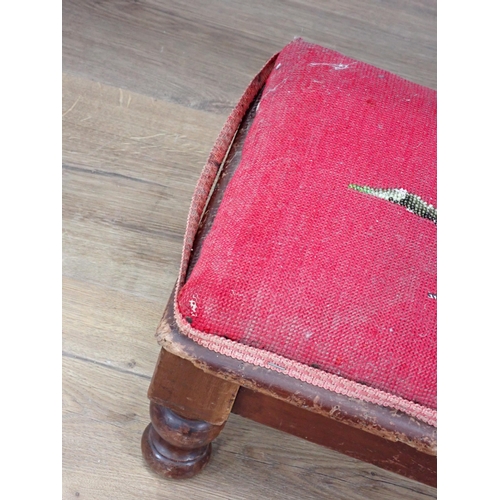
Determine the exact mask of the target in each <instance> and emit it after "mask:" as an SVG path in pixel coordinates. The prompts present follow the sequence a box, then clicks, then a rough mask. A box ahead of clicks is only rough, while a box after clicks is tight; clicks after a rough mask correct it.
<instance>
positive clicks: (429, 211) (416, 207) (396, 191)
mask: <svg viewBox="0 0 500 500" xmlns="http://www.w3.org/2000/svg"><path fill="white" fill-rule="evenodd" d="M349 188H350V189H354V190H355V191H359V192H360V193H365V194H369V195H372V196H376V197H377V198H381V199H383V200H387V201H389V202H391V203H395V204H396V205H401V206H403V207H405V208H406V210H408V212H411V213H413V214H416V215H419V216H420V217H423V218H424V219H428V220H430V221H431V222H433V223H434V224H436V225H437V209H436V208H434V207H433V206H432V205H431V204H429V203H426V202H425V201H424V200H422V198H420V196H417V195H416V194H412V193H409V192H408V191H407V190H406V189H403V188H386V189H384V188H373V187H370V186H359V185H358V184H349Z"/></svg>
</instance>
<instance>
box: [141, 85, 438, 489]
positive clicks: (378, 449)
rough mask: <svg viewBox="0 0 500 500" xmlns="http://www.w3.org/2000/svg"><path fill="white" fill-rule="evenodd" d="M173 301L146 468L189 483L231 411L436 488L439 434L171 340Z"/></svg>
mask: <svg viewBox="0 0 500 500" xmlns="http://www.w3.org/2000/svg"><path fill="white" fill-rule="evenodd" d="M259 99H260V93H259V94H258V95H257V97H256V98H255V100H254V102H253V103H252V105H251V106H250V108H249V110H248V112H247V113H246V115H245V117H244V118H243V120H242V122H241V125H240V127H239V130H238V132H237V134H236V136H235V139H234V141H233V144H232V146H231V148H230V150H229V153H228V155H227V158H226V161H225V162H224V164H223V165H222V166H221V168H220V175H219V177H218V180H217V183H216V186H215V189H214V191H213V193H212V196H211V198H210V200H209V202H208V204H207V207H206V210H205V213H204V215H203V218H202V221H201V223H200V225H199V228H198V232H197V236H196V239H195V242H194V246H193V251H192V256H191V260H190V262H189V267H188V272H187V276H188V277H189V274H190V272H191V271H192V269H193V267H194V265H195V263H196V261H197V260H198V258H199V255H200V251H201V248H202V245H203V241H204V239H205V238H206V236H207V234H208V233H209V231H210V228H211V226H212V224H213V221H214V219H215V215H216V213H217V209H218V207H219V205H220V202H221V200H222V197H223V196H224V191H225V188H226V186H227V184H228V183H229V180H230V179H231V176H232V175H233V173H234V172H235V170H236V168H237V167H238V164H239V162H240V160H241V152H242V149H243V144H244V142H245V138H246V136H247V133H248V130H249V128H250V126H251V124H252V121H253V119H254V117H255V111H256V108H257V106H258V102H259ZM173 300H174V294H173V293H172V296H171V298H170V300H169V303H168V304H167V307H166V310H165V313H164V315H163V318H162V320H161V322H160V326H159V327H158V332H160V333H161V334H162V338H163V339H164V341H163V347H162V349H161V351H160V355H159V358H158V362H157V365H156V368H155V372H154V375H153V378H152V380H151V384H150V387H149V391H148V397H149V399H150V416H151V423H150V424H149V425H148V427H147V428H146V429H145V431H144V433H143V436H142V453H143V456H144V458H145V460H146V462H147V463H148V465H149V466H150V467H151V468H152V469H153V470H154V471H155V472H157V473H159V474H160V475H163V476H164V477H168V478H189V477H192V476H194V475H195V474H197V473H198V472H199V471H201V470H202V469H203V467H204V466H205V465H206V464H207V462H208V460H209V458H210V453H211V441H212V440H213V439H215V438H216V437H217V435H218V434H219V433H220V432H221V431H222V429H223V428H224V424H225V422H226V420H227V419H228V417H229V414H230V413H231V412H233V413H235V414H238V415H241V416H243V417H246V418H250V419H252V420H254V421H256V422H259V423H261V424H264V425H267V426H270V427H273V428H275V429H279V430H282V431H285V432H288V433H290V434H293V435H295V436H298V437H301V438H304V439H307V440H309V441H312V442H314V443H317V444H320V445H323V446H326V447H328V448H330V449H333V450H336V451H339V452H341V453H344V454H346V455H349V456H351V457H354V458H356V459H359V460H362V461H365V462H369V463H372V464H374V465H376V466H379V467H381V468H383V469H386V470H389V471H392V472H395V473H398V474H401V475H403V476H406V477H408V478H410V479H414V480H416V481H419V482H421V483H424V484H427V485H429V486H433V487H436V483H437V470H436V469H437V451H436V450H437V444H436V443H437V429H436V428H435V427H433V426H431V425H428V424H426V423H424V422H421V421H418V420H417V419H415V418H413V417H410V416H408V415H406V414H404V413H402V412H399V411H395V410H393V409H390V408H385V407H381V406H378V405H374V404H372V403H367V402H364V401H360V400H355V399H353V398H348V397H346V396H343V395H341V394H336V393H333V392H331V391H328V390H325V389H321V388H318V387H316V386H312V385H310V384H307V383H305V382H302V381H299V380H296V379H293V378H291V377H288V376H286V375H283V374H281V373H278V372H274V371H272V370H268V369H266V368H262V367H258V366H254V365H250V364H247V363H244V362H241V361H238V360H235V359H232V358H229V357H227V356H224V355H221V354H218V353H215V352H212V351H210V350H208V349H205V348H204V347H202V346H200V345H198V344H197V343H196V342H194V341H193V340H191V339H189V338H188V337H186V336H185V335H183V334H182V333H180V332H179V330H178V328H177V325H176V322H175V319H174V314H173Z"/></svg>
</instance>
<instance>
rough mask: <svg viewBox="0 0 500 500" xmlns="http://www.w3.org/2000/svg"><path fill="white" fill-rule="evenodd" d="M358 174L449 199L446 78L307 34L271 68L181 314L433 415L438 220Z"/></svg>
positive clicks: (311, 373) (235, 345) (238, 348)
mask: <svg viewBox="0 0 500 500" xmlns="http://www.w3.org/2000/svg"><path fill="white" fill-rule="evenodd" d="M350 185H351V186H352V185H356V186H376V187H377V188H391V189H398V190H404V191H405V192H407V193H415V195H417V196H418V198H419V199H421V200H425V202H426V203H427V204H429V205H431V206H432V207H436V206H437V204H436V202H437V200H436V196H437V194H436V92H435V91H433V90H431V89H428V88H424V87H421V86H419V85H416V84H414V83H411V82H408V81H406V80H404V79H402V78H399V77H398V76H395V75H393V74H390V73H388V72H386V71H383V70H380V69H377V68H375V67H373V66H370V65H367V64H364V63H362V62H359V61H355V60H353V59H350V58H348V57H346V56H344V55H342V54H339V53H337V52H334V51H332V50H329V49H325V48H323V47H320V46H317V45H313V44H309V43H306V42H304V41H302V40H301V39H297V40H295V41H294V42H292V43H291V44H289V45H288V46H287V47H285V48H284V49H283V51H282V52H281V53H280V54H279V55H278V57H277V59H276V61H275V63H274V69H273V70H272V71H271V73H270V75H269V77H267V81H266V83H265V87H264V91H263V94H262V99H261V102H260V105H259V108H258V111H257V114H256V117H255V120H254V122H253V124H252V126H251V129H250V131H249V134H248V137H247V140H246V142H245V145H244V148H243V153H242V159H241V163H240V165H239V167H238V169H237V171H236V173H235V175H234V177H233V179H232V180H231V182H230V183H229V185H228V187H227V189H226V193H225V196H224V199H223V200H222V203H221V206H220V208H219V211H218V213H217V216H216V218H215V221H214V224H213V227H212V229H211V232H210V234H209V235H208V237H207V238H206V240H205V242H204V244H203V248H202V251H201V255H200V258H199V260H198V262H197V264H196V265H195V267H194V269H193V271H192V273H191V275H190V277H189V280H188V281H187V283H185V284H184V285H183V286H182V287H181V288H180V290H179V294H178V300H177V304H176V307H177V310H178V312H179V314H180V316H181V319H180V321H181V322H182V323H183V325H184V330H185V331H186V332H188V333H189V335H190V336H192V337H193V338H195V339H196V338H198V337H199V338H198V341H200V343H203V342H204V343H205V345H207V346H208V347H209V348H213V349H214V350H218V351H219V352H223V353H225V354H228V355H234V357H238V358H239V359H245V360H247V361H249V362H254V363H255V364H258V365H260V366H268V367H270V368H271V369H272V368H273V367H272V364H274V365H277V366H284V365H286V366H287V367H289V368H287V370H288V371H289V372H290V373H292V372H293V374H292V376H295V377H297V378H300V379H301V380H305V381H308V382H310V383H313V384H314V383H316V385H321V386H322V387H327V388H330V389H331V390H337V389H336V387H340V386H342V387H347V389H345V390H344V389H342V390H341V389H338V390H339V392H342V393H346V394H348V395H353V397H361V396H358V394H363V396H362V398H363V399H365V400H368V401H373V402H375V403H377V404H384V405H387V406H394V407H396V408H398V409H402V410H403V411H407V412H408V413H410V414H412V415H415V416H417V417H418V418H423V419H424V420H426V421H428V422H430V423H432V424H433V425H435V409H436V307H437V301H436V299H435V297H436V293H437V290H436V225H435V224H432V223H431V222H430V221H429V220H427V219H426V218H425V217H419V216H417V215H416V214H415V213H413V212H412V211H410V210H408V209H406V208H405V206H402V205H401V204H398V203H388V202H387V201H386V199H383V197H381V196H367V195H363V194H361V193H360V192H359V190H358V191H357V190H355V189H352V188H350V187H349V186H350ZM400 192H402V191H398V193H400ZM414 211H415V210H414ZM188 233H189V228H188ZM191 237H192V235H191ZM187 252H188V250H187ZM181 277H182V274H181ZM185 318H189V324H188V322H187V321H186V320H185ZM198 334H199V335H198ZM197 336H198V337H197ZM200 339H202V340H203V339H204V340H203V342H202V340H200ZM212 339H213V340H212ZM231 341H233V342H231ZM211 346H212V347H211ZM216 346H218V347H216ZM221 346H222V347H221ZM245 348H247V351H245ZM233 352H234V354H231V353H233ZM238 353H239V354H238ZM242 353H244V354H242ZM273 356H274V357H273ZM266 360H267V361H266ZM269 360H274V361H269ZM276 360H278V361H279V360H284V364H283V363H281V364H280V363H278V362H277V361H276ZM266 363H267V364H266ZM277 363H278V364H277ZM287 363H288V365H287ZM339 381H340V382H339ZM351 383H352V384H351ZM339 384H340V385H339ZM349 384H351V385H349ZM349 387H352V388H353V389H352V391H351V389H349ZM365 389H366V390H365ZM350 391H351V392H350ZM356 391H358V392H356ZM384 398H385V399H384ZM380 401H382V402H380ZM384 401H385V402H384ZM396 403H397V404H396ZM420 409H421V410H420ZM423 415H424V417H423Z"/></svg>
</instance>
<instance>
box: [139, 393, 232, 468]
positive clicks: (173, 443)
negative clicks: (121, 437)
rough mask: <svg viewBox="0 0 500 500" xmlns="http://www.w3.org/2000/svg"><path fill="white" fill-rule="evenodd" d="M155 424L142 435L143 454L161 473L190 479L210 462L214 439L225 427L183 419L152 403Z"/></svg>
mask: <svg viewBox="0 0 500 500" xmlns="http://www.w3.org/2000/svg"><path fill="white" fill-rule="evenodd" d="M150 416H151V424H149V425H148V426H147V427H146V430H145V431H144V433H143V435H142V454H143V456H144V458H145V459H146V462H147V463H148V465H149V466H150V467H151V468H152V469H153V470H154V471H155V472H157V473H158V474H160V475H162V476H164V477H169V478H189V477H192V476H194V475H195V474H197V473H198V472H200V471H201V470H202V469H203V467H204V466H205V465H206V464H207V462H208V460H209V458H210V453H211V450H212V445H211V441H212V440H213V439H215V438H216V437H217V435H218V434H219V433H220V431H221V430H222V429H223V427H224V424H222V425H212V424H209V423H208V422H205V421H203V420H189V419H187V418H182V417H180V416H179V415H177V414H176V413H174V412H173V411H172V410H170V409H168V408H165V407H164V406H160V405H159V404H156V403H153V402H152V403H151V404H150Z"/></svg>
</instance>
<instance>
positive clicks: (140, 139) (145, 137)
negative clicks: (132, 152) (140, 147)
mask: <svg viewBox="0 0 500 500" xmlns="http://www.w3.org/2000/svg"><path fill="white" fill-rule="evenodd" d="M160 135H167V134H166V133H161V134H155V135H146V136H144V137H131V139H135V140H136V141H142V140H144V139H152V138H153V137H160Z"/></svg>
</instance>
